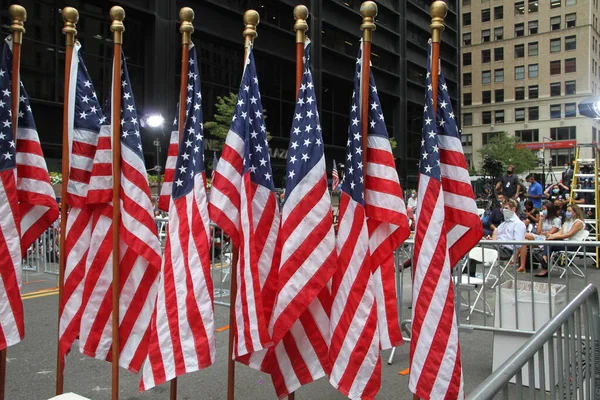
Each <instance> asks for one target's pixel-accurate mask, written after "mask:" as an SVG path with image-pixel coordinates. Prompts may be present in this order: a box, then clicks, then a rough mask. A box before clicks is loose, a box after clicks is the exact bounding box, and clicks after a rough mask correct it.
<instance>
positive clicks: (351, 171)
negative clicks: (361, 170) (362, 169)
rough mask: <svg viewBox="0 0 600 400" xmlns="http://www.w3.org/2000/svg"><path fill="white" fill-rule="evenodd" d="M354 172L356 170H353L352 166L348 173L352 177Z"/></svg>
mask: <svg viewBox="0 0 600 400" xmlns="http://www.w3.org/2000/svg"><path fill="white" fill-rule="evenodd" d="M353 172H354V168H352V166H350V168H348V173H349V174H350V175H352V173H353Z"/></svg>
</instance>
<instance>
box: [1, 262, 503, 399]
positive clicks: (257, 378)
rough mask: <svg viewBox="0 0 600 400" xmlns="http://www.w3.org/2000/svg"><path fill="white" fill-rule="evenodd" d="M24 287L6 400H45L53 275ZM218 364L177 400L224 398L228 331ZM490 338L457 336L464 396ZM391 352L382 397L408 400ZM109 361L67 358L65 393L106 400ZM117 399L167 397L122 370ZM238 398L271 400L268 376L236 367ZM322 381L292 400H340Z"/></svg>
mask: <svg viewBox="0 0 600 400" xmlns="http://www.w3.org/2000/svg"><path fill="white" fill-rule="evenodd" d="M27 278H28V279H27V280H28V283H27V284H25V285H24V286H23V292H24V294H23V297H24V307H25V316H26V338H25V340H24V341H23V342H21V343H20V344H18V345H16V346H13V347H11V348H9V349H8V366H7V388H6V399H7V400H17V399H19V400H20V399H28V400H29V399H32V400H33V399H48V398H50V397H52V396H53V395H54V388H55V379H56V375H55V369H56V336H57V303H58V296H57V295H56V290H52V288H54V287H56V277H55V276H53V275H47V274H46V275H45V274H35V273H30V274H29V275H28V277H27ZM215 312H216V326H217V327H224V326H227V324H228V312H229V309H228V308H227V307H223V306H216V307H215ZM216 338H217V361H216V363H215V365H213V366H212V367H210V368H208V369H206V370H202V371H198V372H195V373H192V374H188V375H186V376H184V377H181V378H180V379H179V386H178V394H179V397H178V398H179V399H194V400H196V399H201V400H204V399H207V400H208V399H224V398H226V393H227V392H226V384H227V362H226V358H227V338H228V331H227V330H223V331H221V332H218V333H217V334H216ZM491 340H492V336H491V334H486V333H471V334H463V335H462V337H461V341H462V342H463V343H462V350H463V365H464V372H465V377H466V378H465V385H466V389H467V392H468V391H469V390H471V389H472V388H474V387H475V386H476V385H477V384H478V383H479V382H481V381H482V380H483V379H485V377H487V376H488V375H489V374H490V372H491V360H492V347H491ZM388 354H389V352H388V351H386V352H383V354H382V362H383V368H382V374H383V376H382V385H381V390H380V392H379V396H378V398H380V399H412V395H411V393H409V391H408V376H407V375H400V374H399V372H400V371H402V370H405V369H406V368H407V367H408V345H405V346H402V347H401V348H399V349H398V351H397V352H396V356H395V360H394V363H393V364H392V365H388V364H387V358H388ZM110 377H111V367H110V364H109V363H106V362H103V361H99V360H94V359H90V358H88V357H86V356H83V355H81V354H80V353H79V352H77V351H73V352H71V354H70V355H69V356H68V358H67V364H66V369H65V390H66V391H72V392H75V393H77V394H79V395H82V396H84V397H87V398H90V399H109V398H110V387H111V380H110ZM120 377H121V384H120V393H121V399H124V400H127V399H168V395H169V384H164V385H162V386H159V387H157V388H154V389H152V390H150V391H148V392H146V393H139V392H138V385H139V379H140V377H139V376H136V375H133V374H131V373H129V372H128V371H126V370H123V369H122V370H121V374H120ZM236 398H239V399H244V400H254V399H257V400H258V399H274V398H275V394H274V390H273V387H272V384H271V379H270V378H269V376H267V375H265V374H262V373H260V372H257V371H254V370H252V369H250V368H248V367H246V366H244V365H238V366H237V368H236ZM344 398H345V397H344V396H342V395H341V394H339V393H338V392H337V391H336V390H335V389H333V387H331V385H330V384H329V382H328V381H327V380H326V379H321V380H319V381H317V382H314V383H312V384H310V385H307V386H305V387H303V388H301V389H300V390H299V391H298V392H297V394H296V399H298V400H305V399H315V400H316V399H344Z"/></svg>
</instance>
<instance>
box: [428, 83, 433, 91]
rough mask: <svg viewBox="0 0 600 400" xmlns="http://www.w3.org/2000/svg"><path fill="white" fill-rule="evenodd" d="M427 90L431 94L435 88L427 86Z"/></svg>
mask: <svg viewBox="0 0 600 400" xmlns="http://www.w3.org/2000/svg"><path fill="white" fill-rule="evenodd" d="M427 90H429V91H430V92H431V91H432V90H433V86H431V84H429V85H427Z"/></svg>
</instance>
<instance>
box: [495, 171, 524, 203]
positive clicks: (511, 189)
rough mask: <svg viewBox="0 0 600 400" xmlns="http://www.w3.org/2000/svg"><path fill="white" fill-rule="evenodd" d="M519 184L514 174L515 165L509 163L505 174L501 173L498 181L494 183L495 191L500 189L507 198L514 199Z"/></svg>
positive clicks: (518, 190)
mask: <svg viewBox="0 0 600 400" xmlns="http://www.w3.org/2000/svg"><path fill="white" fill-rule="evenodd" d="M520 188H521V184H520V183H519V178H518V177H517V175H515V167H514V166H512V165H509V166H508V168H507V169H506V174H505V175H502V178H500V181H499V182H498V183H497V184H496V191H501V193H502V194H503V195H504V197H505V198H507V199H516V198H517V196H518V194H519V192H520Z"/></svg>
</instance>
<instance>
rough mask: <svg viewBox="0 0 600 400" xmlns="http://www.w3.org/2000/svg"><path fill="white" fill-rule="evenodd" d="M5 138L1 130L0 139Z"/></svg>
mask: <svg viewBox="0 0 600 400" xmlns="http://www.w3.org/2000/svg"><path fill="white" fill-rule="evenodd" d="M5 138H6V135H5V134H4V133H2V132H0V140H4V139H5Z"/></svg>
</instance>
